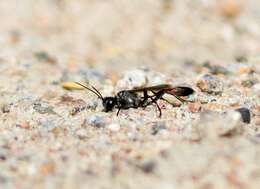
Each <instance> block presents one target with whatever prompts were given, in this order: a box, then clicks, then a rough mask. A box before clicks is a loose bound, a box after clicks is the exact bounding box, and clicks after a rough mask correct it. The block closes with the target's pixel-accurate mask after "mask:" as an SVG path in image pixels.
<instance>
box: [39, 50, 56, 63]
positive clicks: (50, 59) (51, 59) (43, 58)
mask: <svg viewBox="0 0 260 189" xmlns="http://www.w3.org/2000/svg"><path fill="white" fill-rule="evenodd" d="M34 55H35V57H36V58H37V59H38V60H39V61H40V62H46V63H50V64H55V63H56V62H57V61H56V59H55V58H54V57H52V56H50V55H49V54H48V53H47V52H45V51H39V52H36V53H35V54H34Z"/></svg>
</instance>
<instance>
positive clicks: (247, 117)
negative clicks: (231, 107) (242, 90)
mask: <svg viewBox="0 0 260 189" xmlns="http://www.w3.org/2000/svg"><path fill="white" fill-rule="evenodd" d="M236 111H237V112H239V113H240V114H241V118H242V121H243V122H244V123H247V124H249V123H250V121H251V114H250V110H249V109H247V108H238V109H236Z"/></svg>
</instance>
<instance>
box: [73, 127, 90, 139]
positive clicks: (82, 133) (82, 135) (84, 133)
mask: <svg viewBox="0 0 260 189" xmlns="http://www.w3.org/2000/svg"><path fill="white" fill-rule="evenodd" d="M76 135H77V136H78V137H79V139H81V140H83V139H85V138H87V136H88V133H87V131H86V129H79V130H77V131H76Z"/></svg>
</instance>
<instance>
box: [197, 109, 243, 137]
mask: <svg viewBox="0 0 260 189" xmlns="http://www.w3.org/2000/svg"><path fill="white" fill-rule="evenodd" d="M197 126H198V131H199V133H200V136H202V137H207V138H215V137H217V136H230V135H234V134H240V133H241V132H242V131H243V127H242V126H243V122H242V120H241V115H240V113H239V112H237V111H234V110H230V111H227V112H222V113H220V112H215V111H205V112H202V113H201V115H200V120H199V123H198V124H197Z"/></svg>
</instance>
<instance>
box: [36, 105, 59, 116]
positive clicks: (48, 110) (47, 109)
mask: <svg viewBox="0 0 260 189" xmlns="http://www.w3.org/2000/svg"><path fill="white" fill-rule="evenodd" d="M33 109H34V110H35V111H37V112H38V113H40V114H56V113H55V112H54V111H53V107H52V106H49V105H47V104H42V103H41V102H34V103H33Z"/></svg>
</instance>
